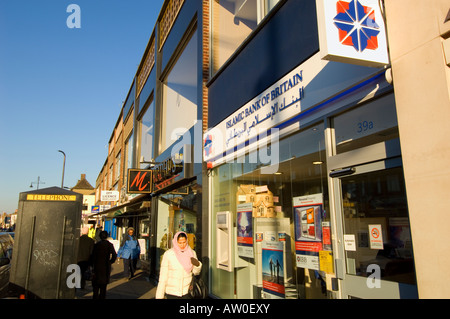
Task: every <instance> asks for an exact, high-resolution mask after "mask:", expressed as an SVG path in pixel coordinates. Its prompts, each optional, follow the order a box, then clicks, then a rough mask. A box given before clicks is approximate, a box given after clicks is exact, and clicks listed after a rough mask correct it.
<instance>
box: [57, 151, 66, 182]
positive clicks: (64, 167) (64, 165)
mask: <svg viewBox="0 0 450 319" xmlns="http://www.w3.org/2000/svg"><path fill="white" fill-rule="evenodd" d="M58 152H60V153H63V155H64V162H63V171H62V180H61V188H64V171H65V169H66V153H64V152H63V151H61V150H58Z"/></svg>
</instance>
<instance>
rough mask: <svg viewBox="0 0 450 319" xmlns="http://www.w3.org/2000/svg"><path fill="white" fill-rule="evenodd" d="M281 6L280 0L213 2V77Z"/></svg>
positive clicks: (226, 0) (225, 0)
mask: <svg viewBox="0 0 450 319" xmlns="http://www.w3.org/2000/svg"><path fill="white" fill-rule="evenodd" d="M278 2H279V0H215V1H212V52H213V54H212V59H213V70H212V73H213V74H214V73H216V72H217V70H218V69H219V68H220V67H221V66H222V65H223V64H224V63H225V61H227V60H228V58H229V57H230V56H231V55H232V54H233V53H234V52H235V51H236V49H237V48H238V47H239V45H240V44H241V43H242V42H243V41H244V40H245V39H246V38H247V37H248V35H249V34H250V33H251V32H252V31H253V30H255V29H256V27H257V25H258V24H259V23H260V22H261V21H262V19H263V18H264V17H265V16H266V15H267V14H268V13H269V12H270V10H272V9H273V8H274V7H275V5H276V4H277V3H278Z"/></svg>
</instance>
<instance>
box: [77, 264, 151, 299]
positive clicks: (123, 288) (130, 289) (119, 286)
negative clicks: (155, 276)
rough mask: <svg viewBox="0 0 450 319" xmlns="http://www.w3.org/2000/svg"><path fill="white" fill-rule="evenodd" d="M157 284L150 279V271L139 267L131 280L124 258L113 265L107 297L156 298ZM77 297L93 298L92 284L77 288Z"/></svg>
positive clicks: (88, 282) (87, 283)
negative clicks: (127, 276) (124, 270)
mask: <svg viewBox="0 0 450 319" xmlns="http://www.w3.org/2000/svg"><path fill="white" fill-rule="evenodd" d="M155 293H156V286H155V285H153V284H152V283H151V282H150V281H149V276H148V273H147V272H145V271H143V270H142V269H138V270H137V271H136V273H135V275H134V277H133V278H132V279H130V280H128V278H125V277H124V275H123V262H122V260H120V261H116V262H115V263H114V264H113V265H112V269H111V280H110V282H109V284H108V286H107V290H106V299H155ZM75 299H92V284H91V282H90V281H87V282H86V287H85V289H77V291H76V294H75Z"/></svg>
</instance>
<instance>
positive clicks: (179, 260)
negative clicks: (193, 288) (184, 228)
mask: <svg viewBox="0 0 450 319" xmlns="http://www.w3.org/2000/svg"><path fill="white" fill-rule="evenodd" d="M201 270H202V263H201V262H200V261H198V260H197V254H196V252H195V251H194V250H192V249H191V247H190V246H189V245H188V242H187V235H186V233H185V232H177V233H176V234H175V236H174V238H173V240H172V248H171V249H169V250H167V251H166V252H165V253H164V255H163V259H162V262H161V271H160V274H159V283H158V287H157V288H156V296H155V297H156V299H163V298H167V299H189V285H190V283H191V281H192V275H199V274H200V272H201Z"/></svg>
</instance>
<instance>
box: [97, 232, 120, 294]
mask: <svg viewBox="0 0 450 319" xmlns="http://www.w3.org/2000/svg"><path fill="white" fill-rule="evenodd" d="M106 238H108V233H107V232H106V231H101V232H100V241H99V242H98V243H96V244H95V246H94V251H93V253H92V265H93V268H94V277H93V279H92V286H93V298H94V299H105V298H106V286H107V285H108V283H109V278H110V275H111V265H112V264H113V263H114V262H115V261H116V258H117V254H116V250H115V249H114V246H113V244H111V243H110V242H109V241H107V240H106Z"/></svg>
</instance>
